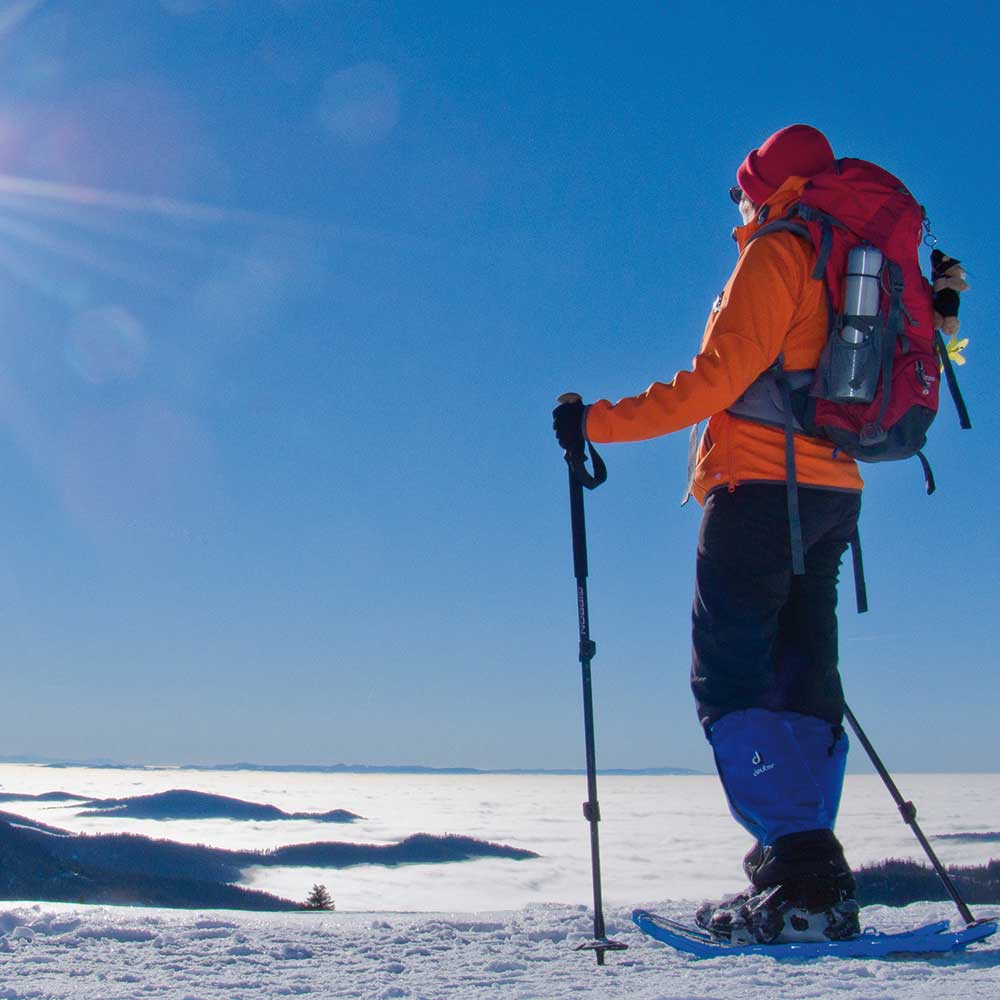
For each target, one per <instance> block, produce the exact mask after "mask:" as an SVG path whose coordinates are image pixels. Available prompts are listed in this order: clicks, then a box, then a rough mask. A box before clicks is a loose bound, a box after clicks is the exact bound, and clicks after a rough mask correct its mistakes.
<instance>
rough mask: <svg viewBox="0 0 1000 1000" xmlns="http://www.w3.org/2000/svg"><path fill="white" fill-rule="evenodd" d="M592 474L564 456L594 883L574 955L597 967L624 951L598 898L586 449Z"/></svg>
mask: <svg viewBox="0 0 1000 1000" xmlns="http://www.w3.org/2000/svg"><path fill="white" fill-rule="evenodd" d="M590 458H591V460H592V462H593V465H594V472H593V474H591V473H590V472H588V471H587V467H586V464H585V463H586V461H587V460H586V457H585V456H584V455H583V453H582V452H581V453H580V454H572V453H570V452H566V454H565V459H566V463H567V464H568V466H569V509H570V519H571V521H572V526H573V570H574V574H575V576H576V604H577V620H578V623H579V626H580V666H581V668H582V671H583V728H584V737H585V739H586V748H587V801H586V802H584V804H583V815H584V818H585V819H586V820H587V822H588V823H590V865H591V873H592V875H593V882H594V939H593V941H585V942H584V943H583V944H581V945H579V946H578V947H577V949H576V950H577V951H583V950H587V951H593V952H594V954H595V955H596V956H597V964H598V965H604V953H605V952H606V951H624V950H625V949H626V948H628V945H627V944H624V943H623V942H621V941H609V940H608V935H607V930H606V929H605V926H604V903H603V900H602V896H601V850H600V843H599V837H598V833H597V824H598V823H599V822H600V819H601V809H600V806H599V805H598V802H597V763H596V759H597V758H596V753H595V750H594V699H593V692H592V688H591V676H590V661H591V660H592V659H593V658H594V654H595V653H596V652H597V646H596V645H595V643H594V641H593V640H592V639H591V638H590V617H589V609H588V606H587V526H586V522H585V520H584V511H583V488H584V487H586V488H587V489H589V490H593V489H597V487H598V486H600V485H601V483H603V482H604V480H605V479H607V477H608V472H607V468H606V467H605V465H604V461H603V460H602V459H601V456H600V455H598V454H597V452H596V451H595V450H594V447H593V445H591V446H590Z"/></svg>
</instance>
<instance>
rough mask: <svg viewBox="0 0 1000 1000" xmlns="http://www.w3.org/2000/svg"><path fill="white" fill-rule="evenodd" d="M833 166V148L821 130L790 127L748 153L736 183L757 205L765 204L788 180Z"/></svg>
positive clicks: (805, 126)
mask: <svg viewBox="0 0 1000 1000" xmlns="http://www.w3.org/2000/svg"><path fill="white" fill-rule="evenodd" d="M833 163H834V156H833V149H832V148H831V147H830V143H829V142H828V141H827V138H826V136H825V135H823V133H822V132H820V131H819V129H815V128H813V127H812V126H811V125H789V126H788V127H787V128H783V129H782V130H781V131H780V132H775V133H774V135H772V136H771V137H770V138H769V139H767V140H765V142H764V143H762V144H761V147H760V149H754V150H751V152H749V153H748V154H747V158H746V159H745V160H744V161H743V162H742V163H741V164H740V168H739V170H737V171H736V181H737V183H738V184H739V186H740V187H741V188H742V189H743V191H744V192H745V193H746V196H747V197H748V198H749V199H750V200H751V201H752V202H753V203H754V204H755V205H762V204H763V203H764V202H765V201H767V199H768V198H770V197H771V195H772V194H774V192H775V191H777V190H778V188H780V187H781V185H782V184H784V183H785V181H787V180H788V178H789V177H812V176H813V175H814V174H818V173H819V172H820V171H822V170H825V169H826V168H827V167H831V166H833Z"/></svg>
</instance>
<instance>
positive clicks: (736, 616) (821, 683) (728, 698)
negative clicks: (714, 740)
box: [691, 485, 861, 732]
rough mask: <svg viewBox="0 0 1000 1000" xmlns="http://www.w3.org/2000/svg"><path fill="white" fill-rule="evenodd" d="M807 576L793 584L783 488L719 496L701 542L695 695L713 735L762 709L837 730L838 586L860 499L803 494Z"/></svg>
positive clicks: (709, 506) (709, 507)
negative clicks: (725, 719) (714, 727)
mask: <svg viewBox="0 0 1000 1000" xmlns="http://www.w3.org/2000/svg"><path fill="white" fill-rule="evenodd" d="M799 504H800V508H801V516H802V541H803V545H804V548H805V554H806V560H805V565H806V572H805V575H804V576H794V575H793V574H792V565H791V545H790V542H789V531H788V505H787V494H786V489H785V486H784V485H746V486H740V487H738V488H737V489H736V490H735V491H733V492H732V493H730V492H729V491H728V490H725V489H721V490H717V491H716V492H714V493H712V494H711V495H710V496H709V498H708V500H707V501H706V503H705V510H704V514H703V517H702V522H701V531H700V534H699V537H698V555H697V564H696V585H695V598H694V608H693V613H692V619H693V621H692V624H693V651H692V658H691V689H692V691H693V692H694V697H695V702H696V704H697V708H698V717H699V719H700V720H701V723H702V725H703V726H704V727H705V729H706V732H707V731H708V728H709V727H710V726H711V724H712V723H713V722H715V721H716V720H717V719H719V718H721V717H722V716H723V715H726V714H727V713H729V712H733V711H736V710H738V709H745V708H765V709H770V710H771V711H775V712H782V711H788V712H799V713H801V714H803V715H813V716H817V717H819V718H821V719H825V720H828V721H829V722H831V723H832V724H834V725H840V723H841V722H842V720H843V714H844V694H843V690H842V688H841V683H840V673H839V671H838V669H837V579H838V575H839V570H840V561H841V557H842V556H843V554H844V550H845V549H846V548H847V546H848V543H849V541H850V539H851V536H852V535H853V534H854V532H855V531H856V530H857V522H858V514H859V513H860V510H861V495H860V494H859V493H848V492H839V491H835V490H824V489H815V488H809V487H801V486H800V487H799Z"/></svg>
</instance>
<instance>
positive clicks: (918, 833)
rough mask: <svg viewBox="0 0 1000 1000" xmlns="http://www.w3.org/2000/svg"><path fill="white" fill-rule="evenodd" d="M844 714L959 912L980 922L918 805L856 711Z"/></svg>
mask: <svg viewBox="0 0 1000 1000" xmlns="http://www.w3.org/2000/svg"><path fill="white" fill-rule="evenodd" d="M844 716H845V718H846V719H847V721H848V722H849V723H850V724H851V729H853V730H854V732H855V735H856V736H857V737H858V739H859V740H861V745H862V746H863V747H864V748H865V750H866V751H867V753H868V756H869V757H870V758H871V762H872V764H874V765H875V770H876V771H878V773H879V777H880V778H881V779H882V781H883V782H885V787H886V788H888V789H889V794H890V795H891V796H892V798H893V801H894V802H895V803H896V807H897V808H898V809H899V814H900V816H902V817H903V822H904V823H906V824H907V826H909V827H910V829H911V830H913V834H914V836H915V837H916V838H917V840H919V841H920V846H921V847H922V848H923V849H924V851H925V852H926V854H927V857H928V858H930V861H931V864H932V865H933V866H934V871H935V872H937V876H938V878H939V879H941V882H942V884H943V885H944V887H945V889H946V890H947V892H948V895H949V896H951V898H952V900H953V902H954V903H955V905H956V906H957V907H958V912H959V913H960V914H961V915H962V919H963V920H964V921H965V922H966V924H968V925H970V926H971V925H972V924H975V923H978V922H979V921H977V920H976V918H975V917H974V916H973V915H972V911H971V910H970V909H969V907H968V906H967V905H966V903H965V900H964V899H962V897H961V895H960V894H959V891H958V888H957V887H956V886H955V883H954V882H953V881H952V878H951V876H950V875H949V874H948V872H947V871H946V870H945V867H944V865H942V864H941V862H940V861H939V860H938V856H937V855H936V854H935V853H934V848H933V847H931V845H930V842H929V841H928V839H927V838H926V837H925V836H924V831H923V830H921V829H920V824H919V823H917V807H916V806H915V805H914V804H913V803H912V802H906V801H904V799H903V796H902V795H901V794H900V792H899V789H898V788H897V787H896V782H894V781H893V780H892V775H890V774H889V772H888V770H887V769H886V766H885V764H883V763H882V761H881V759H880V758H879V755H878V754H877V753H876V752H875V747H873V746H872V744H871V740H869V739H868V737H867V736H866V735H865V731H864V730H863V729H862V728H861V723H859V722H858V720H857V718H856V717H855V715H854V713H853V712H852V711H851V709H850V707H849V706H847V705H845V706H844Z"/></svg>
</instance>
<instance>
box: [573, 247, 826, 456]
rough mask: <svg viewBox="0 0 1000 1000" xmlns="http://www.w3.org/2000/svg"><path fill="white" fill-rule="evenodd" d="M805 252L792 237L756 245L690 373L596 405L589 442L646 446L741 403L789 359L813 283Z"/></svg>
mask: <svg viewBox="0 0 1000 1000" xmlns="http://www.w3.org/2000/svg"><path fill="white" fill-rule="evenodd" d="M806 246H807V245H806V244H805V243H804V241H803V240H802V239H801V238H800V237H798V236H796V235H794V234H793V233H787V232H780V233H774V234H769V235H768V236H766V237H764V238H761V239H758V240H754V241H753V242H751V243H750V245H749V246H748V247H747V248H746V249H745V250H744V251H743V253H742V254H741V255H740V259H739V261H738V262H737V264H736V268H735V270H734V271H733V273H732V275H731V276H730V278H729V281H728V283H727V284H726V288H725V290H724V291H723V293H722V298H721V302H720V305H719V307H718V308H717V310H716V311H715V312H713V314H712V316H711V317H710V318H709V321H708V325H707V327H706V329H705V337H704V340H703V342H702V346H701V350H700V352H699V353H698V356H697V357H696V358H695V359H694V362H693V364H692V366H691V370H690V371H682V372H678V373H677V374H676V375H675V376H674V377H673V379H672V381H670V382H666V383H664V382H654V383H653V384H652V385H651V386H650V387H649V388H648V389H647V390H646V391H645V392H643V393H640V394H639V395H637V396H626V397H625V398H624V399H620V400H619V401H618V402H617V403H611V402H609V401H608V400H606V399H601V400H598V401H597V402H596V403H593V404H591V405H590V406H589V407H588V408H587V415H586V425H585V430H586V434H587V437H588V438H589V439H590V440H591V441H596V442H599V443H600V442H614V441H642V440H645V439H647V438H653V437H659V436H660V435H662V434H670V433H672V432H673V431H677V430H681V429H682V428H684V427H690V426H691V425H692V424H696V423H697V422H698V421H699V420H704V419H705V418H706V417H710V416H712V415H713V414H715V413H718V412H720V411H721V410H724V409H726V407H728V406H731V405H732V404H733V403H734V402H736V400H737V399H738V398H739V397H740V396H741V395H742V394H743V392H744V391H745V390H746V389H747V387H748V386H749V385H750V384H751V383H752V382H753V381H754V379H756V378H757V376H758V375H760V373H761V372H762V371H764V370H765V369H766V368H768V367H769V366H770V365H771V364H773V363H774V361H775V359H776V358H777V357H778V355H779V354H780V353H781V351H782V347H783V345H784V342H785V337H786V335H787V333H788V331H789V329H790V328H791V326H792V323H793V321H794V318H795V313H796V309H797V307H798V303H799V301H800V300H801V298H802V290H803V286H804V283H805V282H806V281H808V280H809V273H808V259H807V255H806Z"/></svg>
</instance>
